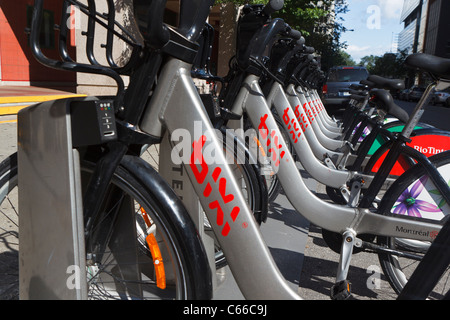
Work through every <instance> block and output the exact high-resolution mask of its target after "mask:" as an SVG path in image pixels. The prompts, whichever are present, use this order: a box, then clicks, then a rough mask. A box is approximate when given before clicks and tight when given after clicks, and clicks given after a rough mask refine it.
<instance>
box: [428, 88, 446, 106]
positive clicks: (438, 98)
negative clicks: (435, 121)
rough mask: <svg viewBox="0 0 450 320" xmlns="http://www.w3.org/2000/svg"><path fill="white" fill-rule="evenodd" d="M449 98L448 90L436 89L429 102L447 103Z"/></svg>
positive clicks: (435, 103)
mask: <svg viewBox="0 0 450 320" xmlns="http://www.w3.org/2000/svg"><path fill="white" fill-rule="evenodd" d="M449 99H450V90H449V89H447V90H445V91H437V92H435V93H434V95H433V97H432V98H431V104H432V105H437V104H442V105H444V106H445V105H447V101H449Z"/></svg>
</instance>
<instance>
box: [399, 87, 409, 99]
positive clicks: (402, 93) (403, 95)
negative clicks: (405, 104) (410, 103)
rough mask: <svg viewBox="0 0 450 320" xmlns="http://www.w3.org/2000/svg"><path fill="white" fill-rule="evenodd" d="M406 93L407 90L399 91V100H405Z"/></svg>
mask: <svg viewBox="0 0 450 320" xmlns="http://www.w3.org/2000/svg"><path fill="white" fill-rule="evenodd" d="M408 92H409V89H404V90H402V91H400V93H399V95H398V98H399V99H400V100H406V97H407V96H408Z"/></svg>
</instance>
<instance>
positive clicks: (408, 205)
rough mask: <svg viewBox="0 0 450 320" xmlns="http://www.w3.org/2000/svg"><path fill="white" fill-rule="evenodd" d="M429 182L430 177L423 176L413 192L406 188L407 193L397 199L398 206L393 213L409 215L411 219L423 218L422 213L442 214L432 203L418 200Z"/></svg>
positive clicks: (404, 192) (412, 189) (413, 187)
mask: <svg viewBox="0 0 450 320" xmlns="http://www.w3.org/2000/svg"><path fill="white" fill-rule="evenodd" d="M427 180H428V176H423V177H422V178H420V179H419V180H418V181H417V182H416V183H415V184H414V185H413V186H412V187H411V190H408V188H406V190H405V191H403V193H402V194H401V195H400V197H399V198H398V199H397V202H399V204H398V205H396V206H394V211H393V213H395V214H402V215H405V214H407V215H409V216H411V217H419V218H421V217H422V215H421V212H420V211H425V212H441V210H440V209H439V208H438V207H437V206H436V205H435V204H432V203H429V202H426V201H424V200H420V199H417V198H418V197H419V195H420V193H421V192H422V190H423V187H424V185H425V183H426V182H427Z"/></svg>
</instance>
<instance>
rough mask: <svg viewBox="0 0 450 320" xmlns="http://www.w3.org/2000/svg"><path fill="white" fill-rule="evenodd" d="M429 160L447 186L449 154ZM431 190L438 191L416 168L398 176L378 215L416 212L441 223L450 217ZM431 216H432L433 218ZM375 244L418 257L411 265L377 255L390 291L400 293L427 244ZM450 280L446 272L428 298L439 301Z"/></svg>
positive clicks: (393, 240)
mask: <svg viewBox="0 0 450 320" xmlns="http://www.w3.org/2000/svg"><path fill="white" fill-rule="evenodd" d="M429 159H430V161H431V162H432V163H433V164H434V165H435V166H436V168H438V171H439V172H440V173H441V175H442V176H443V178H444V179H445V180H446V181H447V182H448V183H450V152H443V153H440V154H437V155H435V156H432V157H430V158H429ZM422 186H423V187H422ZM434 190H437V188H436V187H434V184H433V183H432V182H431V180H429V179H428V176H427V175H426V174H425V170H424V169H423V167H421V166H420V165H416V166H414V167H412V168H411V169H409V170H408V171H406V172H405V173H404V174H403V175H401V176H400V178H399V179H397V180H396V181H395V183H394V184H393V185H392V186H391V187H390V188H389V189H388V191H387V192H386V195H385V196H384V197H383V199H382V201H381V203H380V211H379V212H382V213H384V214H387V215H394V214H400V213H403V214H408V215H412V214H415V215H417V212H419V214H420V215H421V217H420V218H423V219H433V218H434V219H433V220H441V219H443V216H447V215H448V214H449V213H450V207H449V205H448V204H446V203H445V202H443V200H442V196H441V197H439V194H438V193H437V192H435V191H434ZM401 196H402V197H401ZM419 198H420V199H419ZM424 199H426V200H424ZM399 200H400V201H399ZM418 200H421V201H427V203H431V204H432V206H429V205H427V206H425V204H424V203H423V202H421V203H420V205H419V204H416V203H419V202H418ZM397 203H398V204H397ZM438 208H439V209H440V212H439V211H438V210H437V209H438ZM421 210H422V211H421ZM425 210H429V211H425ZM433 214H435V215H434V216H433ZM422 215H423V216H422ZM416 218H418V217H416ZM377 243H378V244H379V245H381V246H383V247H387V248H389V249H398V250H404V251H407V252H409V253H414V254H416V255H417V259H419V260H417V261H416V263H414V264H413V261H412V259H406V258H401V257H397V256H395V255H392V254H389V253H381V252H380V253H378V258H379V261H380V265H381V268H382V269H383V272H384V274H385V276H386V277H387V279H388V281H389V283H390V285H391V286H392V288H393V289H394V290H395V291H396V292H397V293H400V292H401V291H402V289H403V287H404V286H405V284H406V283H407V281H408V278H409V276H410V275H411V274H412V273H413V271H414V270H415V268H416V267H417V265H418V263H419V261H420V259H421V257H422V256H423V255H424V254H425V253H426V251H427V249H428V247H429V244H428V243H425V242H420V241H413V240H406V239H400V238H393V237H382V236H378V237H377ZM449 280H450V270H449V269H447V271H446V272H445V273H444V275H443V277H442V278H441V281H440V282H439V284H438V285H437V286H436V287H435V289H434V291H433V292H432V294H431V298H439V299H441V298H442V297H443V295H445V292H446V291H447V290H448V289H449V286H450V281H449ZM446 282H449V283H446Z"/></svg>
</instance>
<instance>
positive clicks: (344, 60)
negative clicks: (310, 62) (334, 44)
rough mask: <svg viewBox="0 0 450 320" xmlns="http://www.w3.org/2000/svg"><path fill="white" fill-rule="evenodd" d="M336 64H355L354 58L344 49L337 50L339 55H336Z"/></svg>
mask: <svg viewBox="0 0 450 320" xmlns="http://www.w3.org/2000/svg"><path fill="white" fill-rule="evenodd" d="M335 61H336V66H356V62H355V60H353V58H352V56H351V55H349V54H348V53H347V52H345V51H344V50H339V55H338V56H337V57H336V60H335Z"/></svg>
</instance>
